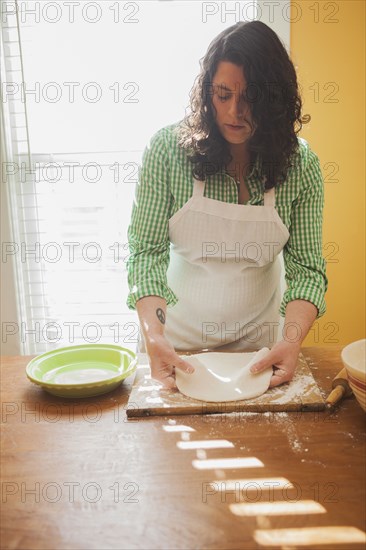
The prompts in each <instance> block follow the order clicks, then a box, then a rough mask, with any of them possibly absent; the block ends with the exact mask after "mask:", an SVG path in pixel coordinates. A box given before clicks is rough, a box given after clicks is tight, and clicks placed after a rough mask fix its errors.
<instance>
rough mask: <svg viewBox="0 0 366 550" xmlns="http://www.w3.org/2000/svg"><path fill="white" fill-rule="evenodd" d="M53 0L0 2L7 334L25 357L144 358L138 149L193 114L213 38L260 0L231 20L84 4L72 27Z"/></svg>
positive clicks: (196, 10) (200, 8) (166, 8)
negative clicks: (111, 351) (120, 350)
mask: <svg viewBox="0 0 366 550" xmlns="http://www.w3.org/2000/svg"><path fill="white" fill-rule="evenodd" d="M48 4H52V5H55V4H58V9H57V6H56V7H53V11H52V6H51V7H49V8H48V9H47V11H44V6H45V5H46V4H43V3H42V2H3V4H2V29H1V30H2V32H1V36H2V45H3V48H2V52H3V53H2V55H3V59H2V74H1V77H2V82H3V87H2V94H3V97H2V99H3V101H2V111H3V121H2V124H4V127H5V136H6V142H7V145H6V157H7V158H6V162H5V163H3V167H4V166H5V174H4V168H3V182H5V183H6V186H7V189H8V194H9V208H10V216H11V220H12V228H11V229H12V240H11V241H10V242H6V243H2V252H3V261H5V262H6V261H12V262H14V265H15V273H16V293H17V304H18V316H17V315H16V314H15V312H14V321H12V320H11V319H10V320H9V319H8V320H7V324H6V327H3V335H2V340H3V343H4V342H5V343H6V341H8V340H9V339H11V338H12V337H15V336H14V335H15V333H17V337H19V339H20V342H21V350H20V351H21V353H24V354H38V353H43V352H45V351H48V350H51V349H56V348H58V347H61V346H65V345H74V344H79V343H88V342H90V343H116V344H119V345H122V346H124V347H127V348H129V349H132V350H135V348H136V342H137V336H138V322H137V315H136V313H135V312H132V311H130V310H128V308H127V306H126V304H125V301H126V298H127V293H128V286H127V273H126V259H127V255H128V245H127V227H128V223H129V219H130V213H131V208H132V204H133V200H134V194H135V188H136V184H137V175H138V167H139V164H140V162H141V156H142V152H143V150H144V147H145V146H146V144H147V142H148V139H149V137H151V135H152V134H153V133H154V132H155V131H156V130H157V129H159V128H161V127H162V126H164V125H166V124H170V123H172V122H174V121H176V120H179V119H181V118H182V117H183V116H184V113H185V109H186V107H187V105H188V97H189V90H190V88H191V86H192V84H193V81H194V78H195V76H196V75H197V73H198V71H199V59H200V58H201V57H202V56H203V55H204V53H205V51H206V49H207V46H208V44H209V42H210V41H211V40H212V39H213V38H214V37H215V36H216V35H217V34H218V33H219V32H221V31H222V30H223V29H224V28H225V27H227V26H229V25H231V24H233V23H235V22H236V21H238V20H242V18H243V14H245V15H247V16H248V17H249V18H250V17H251V18H255V5H256V2H252V1H251V2H235V3H233V10H231V12H230V10H228V12H227V13H225V14H224V12H222V11H220V12H219V13H217V11H215V10H216V8H215V10H214V9H211V8H209V7H207V6H208V4H209V3H201V2H173V1H169V2H168V1H160V2H118V3H116V2H99V3H98V2H95V3H90V2H86V1H82V2H79V3H75V4H77V6H76V5H75V9H74V12H73V17H74V20H73V21H71V19H70V17H71V15H70V7H68V6H67V3H63V2H59V3H48ZM91 4H93V5H94V8H93V6H91ZM211 4H212V6H214V7H215V6H221V4H230V3H218V4H217V3H211ZM234 4H235V6H236V7H235V6H234ZM258 5H259V4H258ZM88 6H89V7H88ZM237 6H239V8H240V11H238V8H237ZM204 10H206V11H204ZM207 10H208V11H207ZM210 10H211V11H210ZM220 10H222V7H220ZM235 10H236V12H235ZM244 10H245V11H244ZM253 10H254V11H253ZM264 15H265V14H264V13H262V14H261V16H262V20H264V19H263V18H264ZM192 37H194V40H192ZM70 82H73V83H76V84H75V85H74V88H73V90H74V93H75V96H76V99H75V101H72V100H71V99H72V97H71V96H70V89H71V87H72V86H71V85H70ZM60 91H61V96H60V97H59V98H57V94H60ZM79 92H80V93H79ZM98 93H99V94H100V93H101V96H100V97H99V99H98V100H97V101H96V100H95V99H96V98H98ZM93 94H94V95H93ZM65 98H66V100H65ZM2 284H4V281H3V282H2ZM4 330H5V332H4Z"/></svg>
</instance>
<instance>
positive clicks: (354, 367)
mask: <svg viewBox="0 0 366 550" xmlns="http://www.w3.org/2000/svg"><path fill="white" fill-rule="evenodd" d="M341 357H342V361H343V364H344V366H345V367H346V370H347V377H348V381H349V385H350V386H351V388H352V391H353V393H354V394H355V396H356V399H357V401H358V402H359V404H360V405H361V407H362V408H363V410H364V411H366V339H363V340H357V341H356V342H352V344H348V346H346V347H345V348H343V350H342V353H341Z"/></svg>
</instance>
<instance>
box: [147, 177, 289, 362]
mask: <svg viewBox="0 0 366 550" xmlns="http://www.w3.org/2000/svg"><path fill="white" fill-rule="evenodd" d="M204 189H205V182H203V181H200V180H194V185H193V195H192V197H191V198H190V199H189V200H188V202H186V203H185V204H184V205H183V207H182V208H181V209H180V210H178V212H176V213H175V214H174V215H173V216H172V217H171V218H170V219H169V238H170V241H171V247H170V262H169V267H168V271H167V282H168V285H169V286H170V288H171V289H172V291H173V292H174V293H175V294H176V296H177V298H178V303H177V304H175V305H174V306H172V307H168V308H167V311H166V324H165V331H164V333H165V336H166V338H167V339H168V340H169V342H170V343H171V344H172V345H173V346H174V348H175V349H177V350H182V351H183V350H185V351H190V350H204V349H216V350H235V351H253V350H257V349H260V348H261V347H264V346H266V347H269V348H271V347H272V346H273V344H274V343H275V342H276V341H277V331H278V325H279V306H280V302H281V289H280V274H281V265H280V261H279V257H278V255H279V253H280V252H281V250H282V249H283V247H284V245H285V244H286V242H287V240H288V238H289V232H288V229H287V228H286V226H285V225H284V223H283V222H282V220H281V218H280V216H279V214H278V213H277V211H276V209H275V189H274V188H272V189H270V190H269V191H268V192H266V193H264V206H253V205H243V204H232V203H227V202H223V201H218V200H215V199H210V198H207V197H204ZM141 340H142V341H139V343H138V351H140V352H144V351H145V346H144V342H143V337H141Z"/></svg>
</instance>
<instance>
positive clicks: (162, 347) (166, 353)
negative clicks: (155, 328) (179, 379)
mask: <svg viewBox="0 0 366 550" xmlns="http://www.w3.org/2000/svg"><path fill="white" fill-rule="evenodd" d="M145 346H146V352H147V355H148V358H149V363H150V368H151V377H152V378H153V379H154V380H157V381H158V382H161V383H162V384H163V385H164V386H165V388H170V389H172V388H176V383H175V369H176V368H177V369H181V370H182V371H184V372H187V373H188V374H192V373H193V372H194V367H193V366H192V365H190V364H189V363H188V362H187V361H184V360H183V359H181V358H180V357H179V355H178V354H177V353H176V351H175V349H174V347H173V346H172V345H171V344H170V342H168V340H167V339H166V338H165V337H164V336H163V335H161V334H157V335H155V336H154V337H153V338H149V341H148V342H145Z"/></svg>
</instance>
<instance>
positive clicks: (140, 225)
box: [126, 129, 178, 309]
mask: <svg viewBox="0 0 366 550" xmlns="http://www.w3.org/2000/svg"><path fill="white" fill-rule="evenodd" d="M170 201H171V194H170V187H169V162H168V152H167V148H166V144H165V139H164V132H163V129H162V130H159V131H158V132H156V133H155V134H154V135H153V137H152V138H151V140H150V143H149V145H148V146H147V147H146V148H145V150H144V153H143V156H142V163H141V167H140V169H139V176H138V183H137V187H136V193H135V200H134V203H133V205H132V213H131V220H130V225H129V226H128V230H127V237H128V246H129V257H128V260H127V265H126V267H127V280H128V287H129V294H128V297H127V301H126V304H127V307H128V308H129V309H136V302H137V300H139V299H140V298H142V297H144V296H151V295H155V296H160V297H162V298H165V300H166V302H167V305H174V304H175V303H177V301H178V299H177V297H176V296H175V294H174V293H173V291H172V290H171V289H170V288H169V286H168V284H167V276H166V273H167V268H168V266H169V257H170V254H169V251H170V241H169V212H170Z"/></svg>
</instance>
